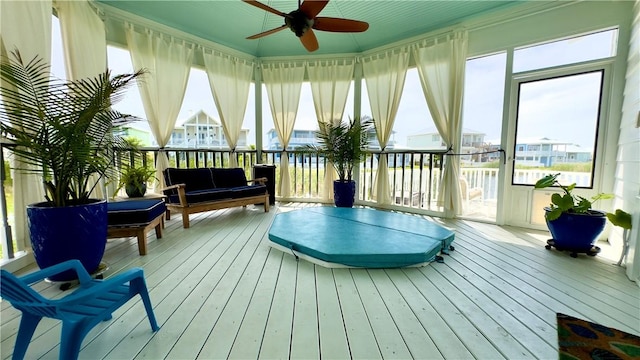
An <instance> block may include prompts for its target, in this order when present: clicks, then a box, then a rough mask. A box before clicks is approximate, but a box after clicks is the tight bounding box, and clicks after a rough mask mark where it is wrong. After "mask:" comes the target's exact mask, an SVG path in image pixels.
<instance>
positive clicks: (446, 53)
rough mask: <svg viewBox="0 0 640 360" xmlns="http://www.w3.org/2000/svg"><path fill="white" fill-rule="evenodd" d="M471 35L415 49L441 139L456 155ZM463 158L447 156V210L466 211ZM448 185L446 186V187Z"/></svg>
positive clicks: (442, 198)
mask: <svg viewBox="0 0 640 360" xmlns="http://www.w3.org/2000/svg"><path fill="white" fill-rule="evenodd" d="M467 38H468V35H467V32H466V31H456V32H453V33H451V34H449V35H447V36H445V37H443V38H436V39H435V40H431V41H424V42H422V43H419V44H415V45H414V46H413V56H414V59H415V61H416V66H417V68H418V74H419V75H420V82H421V83H422V91H423V92H424V96H425V98H426V99H427V105H428V107H429V112H430V113H431V117H432V118H433V121H434V123H435V125H436V128H437V129H438V132H439V133H440V136H441V137H442V139H443V140H444V142H445V143H446V145H447V147H448V148H450V149H451V150H452V151H453V153H459V152H460V149H461V147H460V141H459V139H460V137H461V136H462V134H461V133H462V94H463V91H464V71H465V64H466V61H467ZM459 169H460V158H459V157H457V156H449V157H447V161H446V162H445V168H444V171H443V173H442V179H441V180H440V184H441V186H440V189H445V191H444V192H443V191H440V192H439V193H438V202H439V203H441V204H442V205H443V206H444V208H445V210H447V211H451V212H454V213H456V214H459V213H461V212H462V190H461V189H460V183H459V181H458V178H459V176H460V170H459ZM443 185H444V186H443Z"/></svg>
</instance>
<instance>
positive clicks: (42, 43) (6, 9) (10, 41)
mask: <svg viewBox="0 0 640 360" xmlns="http://www.w3.org/2000/svg"><path fill="white" fill-rule="evenodd" d="M51 10H52V6H51V1H50V0H42V1H0V43H1V44H0V47H1V48H2V55H3V56H7V55H8V54H9V53H10V52H13V51H14V50H16V49H17V50H19V51H20V54H21V56H22V59H23V60H24V61H25V62H29V61H31V60H32V59H33V58H34V57H35V56H36V55H37V56H40V57H41V58H43V59H44V60H45V61H47V62H50V60H51V16H52V11H51ZM34 34H38V35H37V36H34ZM10 161H11V168H12V169H15V168H23V169H24V168H25V167H28V165H27V164H24V163H22V162H18V161H17V160H16V159H10ZM11 176H12V178H13V204H14V209H15V210H14V226H13V229H14V230H15V236H16V237H15V240H16V243H17V245H18V250H23V249H25V248H26V247H28V246H29V245H28V244H29V232H28V230H27V219H26V216H27V212H26V210H25V209H26V208H27V205H29V204H32V203H36V202H40V201H44V200H45V198H44V190H43V188H42V178H40V177H39V176H38V175H36V174H31V173H26V172H23V171H13V170H12V172H11Z"/></svg>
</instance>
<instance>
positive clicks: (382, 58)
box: [362, 48, 409, 205]
mask: <svg viewBox="0 0 640 360" xmlns="http://www.w3.org/2000/svg"><path fill="white" fill-rule="evenodd" d="M408 65H409V49H408V48H401V49H397V50H393V51H389V52H386V53H383V54H378V55H373V56H370V57H365V58H363V60H362V70H363V73H364V78H365V81H366V84H367V91H368V93H369V103H370V104H371V114H372V115H373V121H374V124H375V127H376V135H377V137H378V142H379V143H380V150H382V151H383V153H382V154H380V158H379V160H378V170H377V172H376V182H375V187H376V190H375V192H374V194H375V196H376V201H377V202H378V204H381V205H386V204H391V189H390V186H389V167H388V165H387V157H386V154H384V150H385V147H386V146H387V142H388V141H389V138H390V137H391V132H392V130H393V123H394V121H395V118H396V114H397V113H398V105H399V104H400V98H401V97H402V90H403V89H404V80H405V77H406V75H407V66H408Z"/></svg>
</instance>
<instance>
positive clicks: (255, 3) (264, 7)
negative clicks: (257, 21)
mask: <svg viewBox="0 0 640 360" xmlns="http://www.w3.org/2000/svg"><path fill="white" fill-rule="evenodd" d="M242 1H244V2H246V3H247V4H249V5H253V6H255V7H259V8H260V9H262V10H265V11H268V12H270V13H272V14H276V15H280V16H283V17H286V16H287V14H285V13H283V12H281V11H278V10H276V9H274V8H272V7H271V6H268V5H265V4H263V3H261V2H258V1H254V0H242Z"/></svg>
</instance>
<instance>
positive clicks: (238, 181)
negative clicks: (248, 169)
mask: <svg viewBox="0 0 640 360" xmlns="http://www.w3.org/2000/svg"><path fill="white" fill-rule="evenodd" d="M210 169H211V176H212V178H213V182H214V183H215V184H216V187H219V188H234V187H238V186H246V185H247V177H246V175H245V173H244V169H242V168H231V169H226V168H210Z"/></svg>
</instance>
